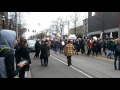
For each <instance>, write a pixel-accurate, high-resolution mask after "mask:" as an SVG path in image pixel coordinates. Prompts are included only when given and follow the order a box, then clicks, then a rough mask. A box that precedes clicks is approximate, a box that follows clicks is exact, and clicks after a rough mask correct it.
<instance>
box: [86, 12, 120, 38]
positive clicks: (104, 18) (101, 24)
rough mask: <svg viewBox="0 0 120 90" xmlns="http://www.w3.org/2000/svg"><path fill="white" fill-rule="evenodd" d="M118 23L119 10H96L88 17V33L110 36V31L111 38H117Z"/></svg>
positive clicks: (119, 19) (119, 18) (119, 17)
mask: <svg viewBox="0 0 120 90" xmlns="http://www.w3.org/2000/svg"><path fill="white" fill-rule="evenodd" d="M119 23H120V14H119V12H96V13H95V15H94V16H90V15H89V17H88V35H89V36H91V37H93V36H97V37H100V35H101V33H104V35H105V36H103V37H106V36H107V37H110V33H112V34H113V38H118V32H119Z"/></svg>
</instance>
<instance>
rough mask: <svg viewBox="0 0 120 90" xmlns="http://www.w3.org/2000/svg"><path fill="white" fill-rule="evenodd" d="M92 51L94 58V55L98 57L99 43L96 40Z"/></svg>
mask: <svg viewBox="0 0 120 90" xmlns="http://www.w3.org/2000/svg"><path fill="white" fill-rule="evenodd" d="M92 51H93V56H94V53H96V56H97V55H98V43H97V40H94V42H93V47H92Z"/></svg>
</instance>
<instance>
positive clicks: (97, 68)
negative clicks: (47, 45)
mask: <svg viewBox="0 0 120 90" xmlns="http://www.w3.org/2000/svg"><path fill="white" fill-rule="evenodd" d="M30 56H31V59H32V66H31V76H32V78H120V71H118V70H114V65H113V60H110V59H106V58H102V57H97V58H96V57H92V56H90V57H89V56H85V55H74V56H72V66H70V67H69V66H67V64H66V63H67V60H66V57H65V56H64V55H63V54H59V52H58V53H56V54H55V53H54V52H53V51H51V56H50V57H49V65H48V67H44V66H41V65H40V60H39V59H38V60H37V59H33V57H34V53H31V54H30Z"/></svg>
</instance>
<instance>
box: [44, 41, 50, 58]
mask: <svg viewBox="0 0 120 90" xmlns="http://www.w3.org/2000/svg"><path fill="white" fill-rule="evenodd" d="M43 52H44V57H49V56H50V47H49V45H48V44H46V43H45V44H44V47H43Z"/></svg>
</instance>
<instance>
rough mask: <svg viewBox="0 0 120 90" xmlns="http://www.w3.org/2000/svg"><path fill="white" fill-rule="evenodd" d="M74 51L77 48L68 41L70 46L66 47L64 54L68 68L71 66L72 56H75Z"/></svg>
mask: <svg viewBox="0 0 120 90" xmlns="http://www.w3.org/2000/svg"><path fill="white" fill-rule="evenodd" d="M74 50H75V48H74V46H73V44H71V41H70V40H68V44H67V45H66V46H65V49H64V54H65V56H66V57H67V62H68V66H70V65H71V56H72V55H73V53H74Z"/></svg>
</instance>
